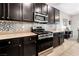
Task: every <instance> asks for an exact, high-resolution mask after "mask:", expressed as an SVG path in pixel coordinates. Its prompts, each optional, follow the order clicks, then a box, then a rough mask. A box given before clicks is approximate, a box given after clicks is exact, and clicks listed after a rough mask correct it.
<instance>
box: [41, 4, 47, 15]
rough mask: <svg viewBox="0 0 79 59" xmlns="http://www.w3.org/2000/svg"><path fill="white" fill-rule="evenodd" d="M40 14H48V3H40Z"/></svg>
mask: <svg viewBox="0 0 79 59" xmlns="http://www.w3.org/2000/svg"><path fill="white" fill-rule="evenodd" d="M42 14H44V15H47V14H48V5H47V4H45V3H42Z"/></svg>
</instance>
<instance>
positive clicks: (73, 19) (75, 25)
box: [71, 14, 79, 40]
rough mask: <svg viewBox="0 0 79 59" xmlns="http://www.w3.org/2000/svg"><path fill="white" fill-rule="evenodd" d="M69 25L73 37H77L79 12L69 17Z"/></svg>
mask: <svg viewBox="0 0 79 59" xmlns="http://www.w3.org/2000/svg"><path fill="white" fill-rule="evenodd" d="M71 27H72V30H73V39H75V40H76V39H77V38H78V28H79V14H77V15H74V16H72V17H71Z"/></svg>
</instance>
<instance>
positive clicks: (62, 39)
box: [58, 32, 64, 45]
mask: <svg viewBox="0 0 79 59" xmlns="http://www.w3.org/2000/svg"><path fill="white" fill-rule="evenodd" d="M58 35H59V36H58V38H59V44H60V45H61V44H62V43H63V42H64V32H60V33H59V34H58Z"/></svg>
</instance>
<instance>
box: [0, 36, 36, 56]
mask: <svg viewBox="0 0 79 59" xmlns="http://www.w3.org/2000/svg"><path fill="white" fill-rule="evenodd" d="M36 39H37V36H36V35H35V36H29V37H20V38H12V39H4V40H0V56H33V55H36V54H37V53H36V51H37V50H36Z"/></svg>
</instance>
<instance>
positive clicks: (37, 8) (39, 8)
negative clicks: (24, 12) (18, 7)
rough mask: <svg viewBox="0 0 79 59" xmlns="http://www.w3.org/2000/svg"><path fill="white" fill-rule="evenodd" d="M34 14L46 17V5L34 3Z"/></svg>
mask: <svg viewBox="0 0 79 59" xmlns="http://www.w3.org/2000/svg"><path fill="white" fill-rule="evenodd" d="M33 8H34V9H33V10H34V12H37V13H40V14H44V15H47V14H48V5H47V4H45V3H34V4H33Z"/></svg>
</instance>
